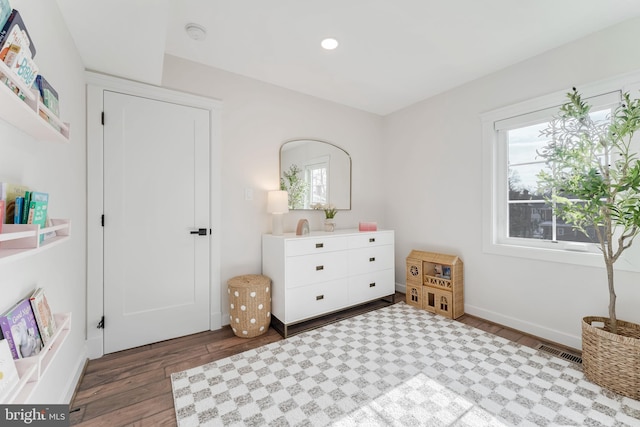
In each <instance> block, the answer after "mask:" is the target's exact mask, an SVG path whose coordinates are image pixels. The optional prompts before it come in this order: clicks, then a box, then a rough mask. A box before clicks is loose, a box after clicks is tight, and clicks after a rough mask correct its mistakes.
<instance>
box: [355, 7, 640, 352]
mask: <svg viewBox="0 0 640 427" xmlns="http://www.w3.org/2000/svg"><path fill="white" fill-rule="evenodd" d="M639 37H640V20H638V19H635V20H632V21H628V22H626V23H623V24H621V25H618V26H616V27H613V28H610V29H608V30H605V31H602V32H600V33H597V34H594V35H592V36H589V37H586V38H584V39H581V40H578V41H575V42H573V43H571V44H569V45H566V46H563V47H561V48H558V49H555V50H553V51H550V52H547V53H545V54H543V55H540V56H538V57H535V58H532V59H530V60H527V61H524V62H522V63H520V64H517V65H515V66H512V67H509V68H507V69H504V70H502V71H500V72H497V73H494V74H492V75H490V76H487V77H485V78H482V79H479V80H476V81H474V82H471V83H469V84H466V85H464V86H461V87H459V88H456V89H454V90H451V91H449V92H446V93H443V94H441V95H439V96H435V97H433V98H430V99H427V100H425V101H423V102H420V103H418V104H416V105H413V106H411V107H409V108H406V109H404V110H402V111H399V112H396V113H394V114H391V115H389V116H387V117H385V121H384V141H385V144H386V150H387V155H386V160H387V161H386V162H385V168H387V169H388V170H389V171H393V173H392V174H389V177H390V178H389V179H388V180H387V181H386V183H385V184H386V191H385V194H388V195H389V197H388V199H387V200H386V203H387V208H388V212H389V215H388V217H387V222H388V224H389V226H390V227H391V228H395V230H396V282H398V283H405V278H404V274H405V264H404V259H405V258H406V256H407V255H408V254H409V252H410V251H411V249H422V250H430V251H440V252H445V253H451V254H456V255H459V256H460V257H461V258H462V260H463V261H464V268H465V306H466V310H467V312H469V313H471V314H476V315H478V316H480V317H483V318H486V319H489V320H494V321H496V322H499V323H502V324H505V325H508V326H512V327H515V328H517V329H520V330H523V331H527V332H529V333H532V334H535V335H538V336H541V337H544V338H547V339H552V340H554V341H556V342H560V343H563V344H565V345H569V346H571V347H574V348H580V346H581V344H580V320H581V318H582V317H583V316H588V315H607V304H608V291H607V288H606V273H605V271H604V268H589V267H581V266H577V265H567V264H560V263H554V262H542V261H534V260H528V259H522V258H513V257H505V256H497V255H490V254H486V253H483V250H482V230H483V227H486V226H488V219H487V218H483V216H482V205H483V198H482V197H483V195H482V191H483V187H482V178H483V171H482V167H483V165H482V158H483V153H482V128H481V121H480V115H481V114H482V113H484V112H487V111H490V110H493V109H496V108H499V107H503V106H507V105H511V104H515V103H518V102H520V101H524V100H528V99H531V98H535V97H539V96H543V95H547V94H549V93H554V92H557V91H561V90H564V91H568V90H570V89H571V87H572V86H577V87H578V88H579V87H580V85H585V84H588V83H592V82H596V81H599V80H602V79H608V78H610V77H612V76H616V75H619V74H622V73H627V72H630V71H633V70H637V69H640V55H636V54H635V52H636V51H637V40H638V38H639ZM635 95H636V96H637V95H638V94H635ZM356 161H357V160H356ZM636 244H640V242H639V243H636ZM639 282H640V274H638V273H631V272H618V273H617V293H618V316H619V318H621V319H625V320H629V321H634V322H640V312H639V311H638V310H637V307H638V303H640V287H638V286H637V285H638V283H639Z"/></svg>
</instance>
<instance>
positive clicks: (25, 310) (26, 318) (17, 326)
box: [0, 298, 42, 359]
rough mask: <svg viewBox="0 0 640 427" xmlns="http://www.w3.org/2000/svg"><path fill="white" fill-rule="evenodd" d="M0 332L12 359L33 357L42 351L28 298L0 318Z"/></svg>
mask: <svg viewBox="0 0 640 427" xmlns="http://www.w3.org/2000/svg"><path fill="white" fill-rule="evenodd" d="M0 330H2V335H3V336H4V339H5V340H7V343H8V344H9V348H10V349H11V355H12V357H13V358H14V359H22V358H24V357H30V356H35V355H36V354H38V353H40V350H42V339H41V338H40V332H39V331H38V324H37V323H36V318H35V316H34V315H33V310H32V309H31V302H29V299H28V298H25V299H23V300H21V301H20V302H18V303H17V304H16V305H14V306H13V307H11V308H10V309H9V310H8V311H7V312H6V313H4V314H3V315H2V316H0Z"/></svg>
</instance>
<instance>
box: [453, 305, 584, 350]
mask: <svg viewBox="0 0 640 427" xmlns="http://www.w3.org/2000/svg"><path fill="white" fill-rule="evenodd" d="M464 311H465V313H468V314H470V315H472V316H476V317H479V318H481V319H485V320H489V321H491V322H495V323H498V324H500V325H503V326H507V327H509V328H513V329H516V330H518V331H522V332H525V333H527V334H531V335H535V336H536V337H540V338H544V339H545V340H549V341H552V342H555V343H558V344H562V345H565V346H567V347H571V348H574V349H577V350H580V349H581V348H582V338H581V337H580V336H576V335H571V334H567V333H565V332H562V331H557V330H555V329H550V328H547V327H545V326H541V325H538V324H536V323H531V322H527V321H524V320H521V319H516V318H515V317H511V316H505V315H504V314H500V313H497V312H495V311H491V310H486V309H483V308H480V307H475V306H473V305H469V304H465V305H464Z"/></svg>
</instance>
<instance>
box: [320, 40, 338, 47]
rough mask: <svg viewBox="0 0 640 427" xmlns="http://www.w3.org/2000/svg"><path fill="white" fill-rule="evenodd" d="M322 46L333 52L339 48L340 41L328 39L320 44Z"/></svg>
mask: <svg viewBox="0 0 640 427" xmlns="http://www.w3.org/2000/svg"><path fill="white" fill-rule="evenodd" d="M320 46H322V47H323V48H325V49H327V50H333V49H335V48H337V47H338V40H336V39H332V38H327V39H324V40H322V42H321V43H320Z"/></svg>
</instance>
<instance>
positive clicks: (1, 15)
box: [0, 0, 11, 28]
mask: <svg viewBox="0 0 640 427" xmlns="http://www.w3.org/2000/svg"><path fill="white" fill-rule="evenodd" d="M9 15H11V5H10V4H9V0H0V28H4V24H6V23H7V20H8V19H9Z"/></svg>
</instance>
